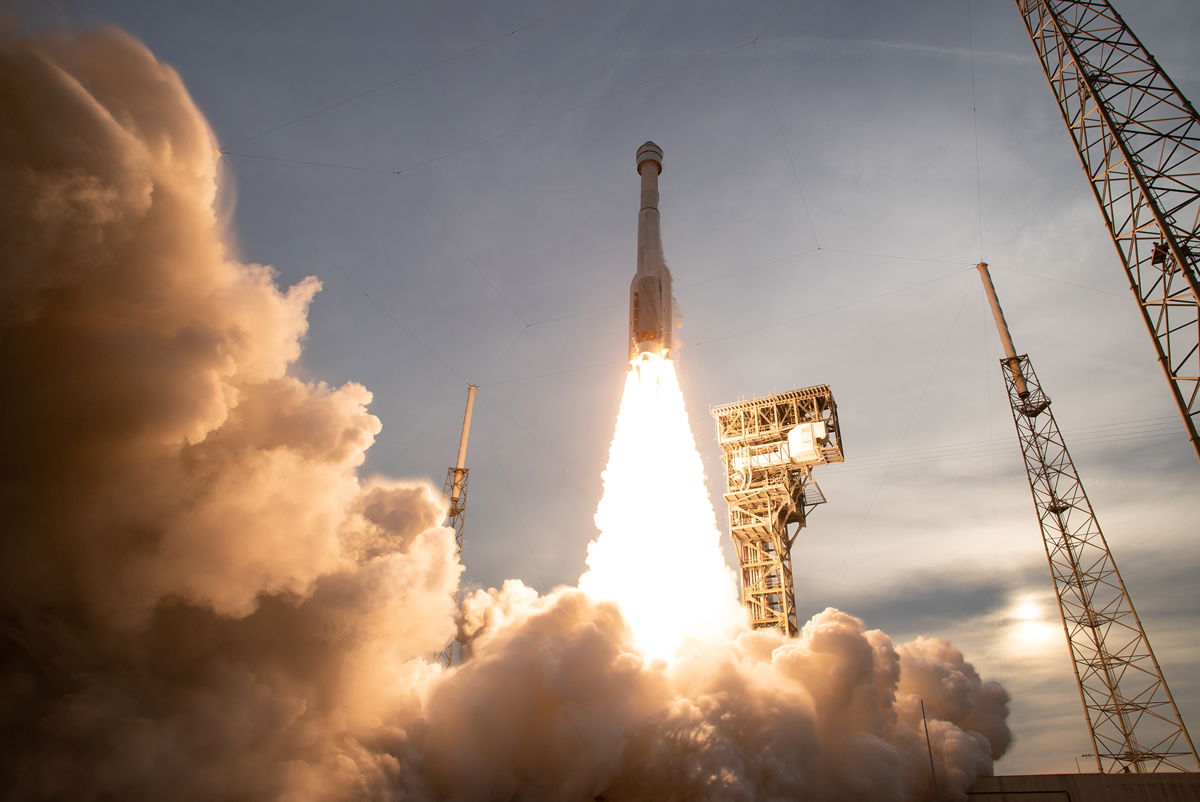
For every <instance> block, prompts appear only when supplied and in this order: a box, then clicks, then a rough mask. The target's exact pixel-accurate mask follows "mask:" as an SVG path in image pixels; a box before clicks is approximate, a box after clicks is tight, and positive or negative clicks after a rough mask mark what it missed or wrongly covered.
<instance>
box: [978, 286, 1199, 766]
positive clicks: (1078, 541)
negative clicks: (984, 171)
mask: <svg viewBox="0 0 1200 802" xmlns="http://www.w3.org/2000/svg"><path fill="white" fill-rule="evenodd" d="M979 275H980V278H981V279H982V280H983V288H984V292H986V293H987V298H988V303H989V304H990V305H991V307H992V316H993V317H995V319H996V328H997V329H998V330H999V332H1000V342H1001V343H1002V345H1003V346H1004V358H1003V359H1001V360H1000V366H1001V372H1002V373H1003V374H1004V381H1005V384H1006V385H1007V387H1008V400H1009V403H1010V405H1011V407H1012V416H1013V423H1014V424H1016V427H1017V439H1018V440H1019V441H1020V444H1021V455H1022V456H1023V457H1024V459H1025V471H1026V474H1027V478H1028V479H1029V489H1030V491H1031V492H1032V493H1033V506H1034V510H1035V511H1036V512H1037V516H1038V523H1039V524H1040V525H1041V528H1042V541H1043V544H1044V545H1045V547H1046V557H1047V559H1048V560H1049V562H1050V576H1051V579H1052V580H1053V581H1054V590H1055V596H1056V597H1057V598H1058V610H1059V613H1060V615H1061V616H1062V623H1063V630H1064V631H1065V632H1066V636H1067V646H1068V648H1069V650H1070V653H1071V665H1072V668H1073V669H1074V671H1075V678H1076V680H1077V681H1078V683H1079V696H1080V699H1081V700H1082V702H1083V712H1084V716H1085V717H1086V718H1087V724H1088V729H1089V731H1090V735H1091V739H1092V747H1093V749H1092V754H1094V755H1095V757H1096V766H1097V768H1098V770H1099V771H1100V772H1102V773H1113V772H1124V771H1129V772H1136V773H1143V772H1154V771H1194V770H1196V768H1197V767H1200V758H1197V756H1196V747H1195V746H1194V745H1193V744H1192V739H1191V736H1189V735H1188V731H1187V728H1186V727H1185V726H1184V724H1183V719H1182V718H1181V717H1180V715H1179V708H1177V707H1176V706H1175V699H1174V698H1173V697H1172V696H1171V691H1170V689H1169V688H1168V687H1167V681H1166V680H1165V679H1164V678H1163V674H1162V669H1161V668H1160V667H1159V665H1158V660H1157V659H1156V658H1155V657H1154V652H1153V650H1151V648H1150V641H1149V640H1148V639H1147V638H1146V633H1145V631H1144V630H1143V629H1142V622H1141V619H1139V618H1138V614H1137V611H1136V610H1134V608H1133V601H1132V600H1131V599H1130V598H1129V591H1128V590H1127V589H1126V588H1125V583H1124V582H1123V581H1122V580H1121V574H1120V573H1119V572H1118V571H1117V564H1116V562H1115V561H1114V560H1113V556H1112V552H1111V551H1110V550H1109V548H1108V543H1107V541H1105V539H1104V533H1103V532H1101V531H1100V524H1099V523H1098V522H1097V521H1096V514H1095V513H1094V512H1093V511H1092V505H1091V502H1090V501H1088V497H1087V494H1086V493H1085V492H1084V490H1083V483H1082V482H1081V481H1080V480H1079V473H1078V472H1077V471H1076V470H1075V464H1074V463H1073V462H1072V461H1071V455H1070V454H1069V453H1068V452H1067V444H1066V441H1065V440H1063V436H1062V433H1061V432H1060V431H1059V430H1058V423H1057V422H1056V421H1055V420H1054V412H1053V411H1052V410H1051V409H1050V398H1049V397H1048V396H1047V395H1046V393H1045V392H1044V391H1043V390H1042V386H1041V384H1039V383H1038V379H1037V374H1035V373H1034V372H1033V365H1032V364H1031V363H1030V361H1029V357H1028V355H1026V354H1021V355H1020V356H1018V355H1017V353H1016V349H1015V348H1014V347H1013V342H1012V337H1011V336H1010V335H1009V333H1008V324H1007V323H1006V322H1005V320H1004V313H1003V312H1002V311H1001V309H1000V302H999V301H998V300H997V299H996V289H995V287H994V286H993V285H992V278H991V276H990V275H989V273H988V267H987V264H983V263H981V264H980V265H979Z"/></svg>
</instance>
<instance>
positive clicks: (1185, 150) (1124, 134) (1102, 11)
mask: <svg viewBox="0 0 1200 802" xmlns="http://www.w3.org/2000/svg"><path fill="white" fill-rule="evenodd" d="M1017 7H1018V9H1019V10H1020V12H1021V17H1022V19H1023V20H1024V22H1025V27H1026V29H1027V31H1028V33H1029V36H1030V38H1031V39H1032V40H1033V46H1034V49H1035V50H1037V54H1038V57H1039V59H1040V60H1041V64H1042V68H1043V70H1044V71H1045V73H1046V78H1047V79H1048V80H1049V81H1050V88H1051V89H1052V90H1053V91H1054V96H1055V98H1056V99H1057V100H1058V105H1059V110H1060V111H1061V112H1062V117H1063V122H1065V123H1066V126H1067V130H1068V131H1069V132H1070V134H1071V138H1072V140H1073V141H1074V143H1075V148H1076V150H1077V151H1078V153H1079V158H1080V160H1081V162H1082V164H1083V170H1084V172H1085V173H1086V174H1087V177H1088V180H1089V181H1090V183H1091V186H1092V191H1093V193H1094V194H1095V196H1096V202H1097V203H1098V204H1099V205H1100V211H1101V212H1103V214H1104V221H1105V224H1106V225H1107V227H1108V232H1109V234H1110V235H1111V237H1112V241H1113V244H1114V245H1115V246H1116V249H1117V254H1118V255H1119V256H1120V258H1121V263H1122V264H1123V265H1124V267H1125V272H1126V274H1127V277H1128V279H1129V287H1130V289H1131V290H1132V291H1133V294H1134V296H1135V298H1136V299H1137V303H1138V307H1139V309H1140V310H1141V314H1142V319H1143V320H1144V322H1145V324H1146V328H1147V329H1148V330H1149V332H1150V336H1151V339H1152V340H1153V341H1154V345H1155V348H1156V349H1157V351H1158V359H1159V362H1160V364H1161V365H1162V368H1163V370H1164V371H1165V372H1166V375H1167V380H1168V382H1169V383H1170V386H1171V392H1172V394H1173V396H1174V398H1175V403H1176V405H1177V406H1178V407H1179V411H1180V413H1181V414H1182V416H1183V420H1184V424H1185V425H1186V427H1187V433H1188V438H1189V440H1190V441H1191V443H1192V448H1193V449H1194V450H1195V451H1196V455H1197V456H1198V457H1200V436H1198V435H1197V425H1198V423H1200V116H1197V114H1196V109H1195V108H1194V107H1193V106H1192V104H1191V103H1190V102H1189V101H1188V99H1187V98H1185V97H1184V96H1183V94H1182V93H1181V92H1180V91H1179V88H1178V87H1177V86H1176V85H1175V83H1174V82H1173V81H1172V80H1171V79H1170V77H1168V76H1167V74H1166V73H1165V72H1163V69H1162V67H1160V66H1159V64H1158V62H1157V61H1156V60H1155V59H1154V57H1153V56H1152V55H1150V53H1148V52H1147V51H1146V48H1145V46H1143V45H1142V43H1141V41H1139V40H1138V38H1137V36H1135V35H1134V33H1133V32H1132V31H1131V30H1130V29H1129V26H1128V25H1126V24H1125V21H1124V20H1123V19H1121V16H1120V15H1119V14H1118V13H1117V12H1116V10H1115V9H1114V8H1113V7H1112V4H1111V3H1110V2H1108V1H1107V0H1017Z"/></svg>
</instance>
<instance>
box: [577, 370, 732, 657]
mask: <svg viewBox="0 0 1200 802" xmlns="http://www.w3.org/2000/svg"><path fill="white" fill-rule="evenodd" d="M603 478H604V494H603V496H602V497H601V499H600V504H599V506H598V507H597V509H596V519H595V520H596V528H597V529H598V530H599V531H600V534H599V537H597V538H596V539H595V540H594V541H592V543H591V544H590V545H589V546H588V556H587V566H588V568H587V571H586V572H585V573H584V574H583V576H581V577H580V578H579V589H580V590H582V591H583V592H585V593H587V594H589V595H591V596H593V597H594V598H596V599H601V600H605V601H612V602H615V603H616V604H617V606H618V607H620V608H621V613H622V615H624V616H625V619H626V621H628V622H629V626H630V628H631V629H632V630H633V639H634V643H635V644H637V646H638V648H639V649H641V650H642V651H643V652H644V653H645V654H646V656H647V657H650V658H671V657H673V656H674V655H675V654H676V652H677V651H678V649H679V648H680V647H681V646H682V645H683V644H684V642H685V641H686V640H687V639H689V638H699V639H711V638H720V637H729V636H730V635H732V634H734V633H735V632H736V631H737V630H738V629H740V628H743V627H745V625H746V616H745V614H744V612H743V608H742V607H741V605H740V604H739V603H738V601H737V587H736V584H735V583H736V578H735V576H734V574H733V572H732V571H731V570H730V569H729V567H728V565H727V564H726V563H725V559H724V556H723V555H722V553H721V542H720V538H721V535H720V532H719V531H718V529H717V525H716V519H715V516H714V514H713V507H712V502H711V501H710V500H709V496H708V490H707V488H706V486H705V481H704V464H703V462H702V461H701V459H700V453H699V451H698V450H697V448H696V438H695V436H694V435H693V433H692V429H691V425H690V424H689V422H688V416H687V410H686V408H685V406H684V401H683V392H682V390H681V389H680V387H679V378H678V376H677V375H676V371H675V362H674V360H671V359H666V358H662V357H659V356H657V355H654V354H642V355H641V357H640V358H638V359H637V360H636V361H635V362H634V363H633V365H632V366H631V368H630V370H629V373H628V375H627V376H626V378H625V392H624V395H623V396H622V398H621V409H620V412H619V413H618V415H617V425H616V431H615V433H614V434H613V439H612V446H611V448H610V451H609V457H608V467H607V468H605V470H604V474H603Z"/></svg>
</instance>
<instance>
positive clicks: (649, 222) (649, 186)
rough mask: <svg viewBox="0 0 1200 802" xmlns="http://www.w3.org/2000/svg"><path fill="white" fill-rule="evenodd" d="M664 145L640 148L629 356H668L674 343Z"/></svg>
mask: <svg viewBox="0 0 1200 802" xmlns="http://www.w3.org/2000/svg"><path fill="white" fill-rule="evenodd" d="M662 157H663V152H662V148H660V147H659V146H658V145H655V144H654V143H653V142H647V143H646V144H644V145H642V146H641V147H640V148H638V152H637V170H638V173H639V174H640V175H641V177H642V192H641V208H640V209H639V210H638V236H637V273H636V274H634V277H633V283H632V284H631V285H630V287H629V360H630V361H631V362H633V361H636V360H638V359H640V358H641V357H642V355H643V354H656V355H658V356H660V357H667V356H670V354H671V348H672V346H673V342H672V335H673V330H674V326H675V318H674V314H673V311H672V308H671V307H672V297H671V271H669V270H667V260H666V258H665V257H664V256H663V246H662V232H661V230H660V227H659V216H658V176H659V174H660V173H661V172H662Z"/></svg>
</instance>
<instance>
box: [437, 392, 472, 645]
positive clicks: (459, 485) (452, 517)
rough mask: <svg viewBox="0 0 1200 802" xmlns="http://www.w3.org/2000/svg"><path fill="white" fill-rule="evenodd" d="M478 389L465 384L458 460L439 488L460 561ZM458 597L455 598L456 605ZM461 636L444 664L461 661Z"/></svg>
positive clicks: (453, 641) (448, 471)
mask: <svg viewBox="0 0 1200 802" xmlns="http://www.w3.org/2000/svg"><path fill="white" fill-rule="evenodd" d="M477 389H479V388H478V386H477V385H474V384H471V385H468V386H467V409H466V411H465V412H464V413H463V425H462V434H460V435H459V438H458V460H457V461H456V462H455V464H454V467H452V468H449V469H447V471H446V484H445V486H444V487H443V488H442V492H443V493H444V494H445V495H446V497H447V498H449V499H450V509H449V510H448V511H447V513H446V525H447V526H449V527H450V528H452V529H453V530H454V547H455V553H456V555H457V557H458V560H459V562H462V550H463V529H464V528H465V526H466V522H467V476H468V474H469V473H470V469H469V468H468V467H467V441H468V440H469V439H470V437H471V413H472V411H473V410H474V408H475V391H476V390H477ZM457 601H458V600H457V598H456V599H455V602H456V606H457ZM456 644H457V645H458V660H457V661H456V660H455V659H454V654H455V648H454V647H455V645H456ZM462 647H463V644H462V640H461V639H460V638H457V637H456V638H455V639H454V640H452V641H451V642H450V644H449V645H448V646H446V649H445V651H443V652H442V654H441V661H442V664H443V665H447V666H449V665H452V664H453V663H455V662H458V663H461V662H462Z"/></svg>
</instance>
